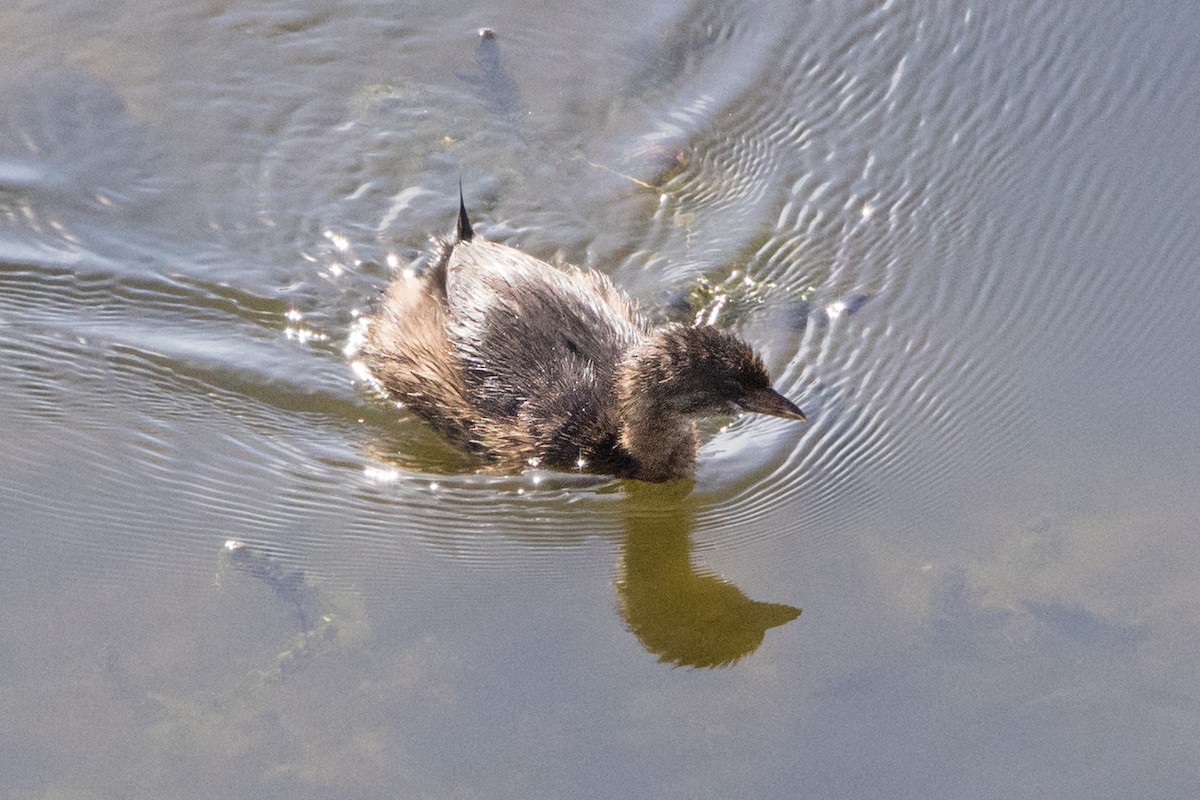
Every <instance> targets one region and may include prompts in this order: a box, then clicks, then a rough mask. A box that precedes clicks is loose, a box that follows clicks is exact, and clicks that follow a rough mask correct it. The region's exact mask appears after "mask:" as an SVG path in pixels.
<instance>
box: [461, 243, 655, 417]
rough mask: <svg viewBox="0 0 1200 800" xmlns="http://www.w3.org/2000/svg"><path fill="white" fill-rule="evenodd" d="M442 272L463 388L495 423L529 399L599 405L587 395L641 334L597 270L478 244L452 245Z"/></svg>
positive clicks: (598, 389) (602, 384)
mask: <svg viewBox="0 0 1200 800" xmlns="http://www.w3.org/2000/svg"><path fill="white" fill-rule="evenodd" d="M446 269H447V271H446V300H447V308H448V310H449V331H450V339H451V342H452V343H453V345H454V347H455V348H456V351H457V353H458V354H459V357H460V358H461V359H462V362H463V366H464V374H465V376H466V379H467V386H468V391H470V392H471V393H472V394H473V395H474V396H475V401H476V403H477V404H478V405H479V406H480V408H482V409H483V410H484V411H485V412H487V413H489V414H492V415H495V416H497V417H515V416H517V415H518V414H519V413H521V412H522V409H523V407H524V406H525V405H526V403H527V402H528V401H529V400H530V398H534V401H535V404H537V403H542V404H545V405H546V407H547V408H548V409H550V408H552V407H553V406H556V405H562V404H567V405H571V404H575V405H578V404H579V403H585V404H586V403H595V402H598V398H597V397H593V396H591V395H596V394H597V393H602V392H604V391H605V390H606V387H608V386H610V385H611V381H612V374H613V371H614V370H615V366H616V364H617V362H618V361H619V360H620V358H621V356H622V354H623V353H624V351H625V350H626V349H627V348H628V347H629V346H630V345H631V344H633V343H635V342H636V341H638V340H639V338H640V337H641V336H642V327H641V323H640V322H639V321H638V320H637V318H636V313H635V312H634V310H633V309H632V308H631V306H630V304H629V302H628V301H627V300H626V299H625V297H624V296H623V295H622V294H621V293H620V292H619V291H618V290H617V289H616V288H615V287H614V286H613V285H612V283H611V282H610V281H609V280H608V279H607V278H606V277H605V276H603V275H601V274H600V273H597V272H590V271H583V270H578V269H575V268H573V267H571V268H568V269H563V270H560V269H556V268H554V267H552V266H550V265H549V264H546V263H545V262H543V261H539V260H538V259H536V258H533V257H531V256H528V255H526V254H524V253H522V252H521V251H519V250H515V249H513V248H511V247H507V246H505V245H500V244H495V243H492V242H485V241H481V240H479V239H476V240H474V241H470V242H459V243H458V244H457V245H455V247H454V250H453V252H452V253H451V254H450V258H449V259H448V261H447V268H446ZM564 411H566V412H567V413H569V411H567V410H566V409H558V413H564ZM592 413H596V412H595V411H594V410H593V412H592Z"/></svg>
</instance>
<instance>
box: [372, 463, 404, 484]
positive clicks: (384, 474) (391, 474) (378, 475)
mask: <svg viewBox="0 0 1200 800" xmlns="http://www.w3.org/2000/svg"><path fill="white" fill-rule="evenodd" d="M363 475H365V476H366V477H367V480H369V481H373V482H374V483H378V484H390V483H395V482H396V481H398V480H400V470H398V469H393V468H391V467H364V468H363Z"/></svg>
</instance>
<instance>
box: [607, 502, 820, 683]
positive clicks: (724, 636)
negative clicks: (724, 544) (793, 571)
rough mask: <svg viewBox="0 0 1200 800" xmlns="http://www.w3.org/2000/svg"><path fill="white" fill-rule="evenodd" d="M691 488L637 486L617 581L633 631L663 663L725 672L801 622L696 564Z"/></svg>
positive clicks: (794, 613)
mask: <svg viewBox="0 0 1200 800" xmlns="http://www.w3.org/2000/svg"><path fill="white" fill-rule="evenodd" d="M690 489H691V487H690V486H680V485H668V486H654V485H651V484H642V483H637V482H630V483H629V484H628V485H627V492H628V497H627V500H626V504H625V539H624V543H623V548H622V559H621V569H620V574H619V575H618V576H617V599H618V608H619V610H620V613H621V616H622V617H623V618H624V620H625V623H626V624H627V625H628V626H629V630H630V631H632V632H633V634H634V636H636V637H637V638H638V640H639V641H640V642H641V643H642V646H643V647H645V648H646V650H648V651H649V652H650V653H653V654H654V655H656V656H658V660H659V661H660V662H663V663H666V664H672V665H675V666H688V667H709V668H711V667H725V666H729V665H731V664H734V663H736V662H737V661H739V660H741V659H742V658H745V657H746V656H748V655H750V654H751V653H753V652H754V651H755V650H757V649H758V647H759V645H761V644H762V642H763V637H764V636H766V633H767V630H768V629H770V628H774V627H778V626H780V625H785V624H787V623H788V622H791V621H792V620H794V619H796V617H798V616H800V609H798V608H793V607H792V606H789V605H785V604H783V603H763V602H759V601H757V600H751V599H750V598H749V597H747V596H746V595H745V594H743V593H742V591H741V590H740V589H739V588H738V587H736V586H734V585H733V584H732V583H730V582H729V581H727V580H725V579H724V578H722V577H720V576H719V575H714V574H712V573H711V572H705V571H703V570H700V569H697V568H696V567H695V565H693V563H692V559H691V553H692V540H691V528H692V521H693V518H694V517H695V505H696V501H695V499H694V498H693V497H692V496H691V495H690Z"/></svg>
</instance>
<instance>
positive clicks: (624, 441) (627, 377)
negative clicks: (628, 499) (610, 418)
mask: <svg viewBox="0 0 1200 800" xmlns="http://www.w3.org/2000/svg"><path fill="white" fill-rule="evenodd" d="M655 355H656V354H655V353H654V352H653V351H652V350H650V349H649V348H645V347H635V348H633V349H632V350H631V351H630V352H629V353H628V354H627V355H626V357H625V359H624V360H623V361H622V363H621V366H620V368H619V369H618V373H617V403H618V408H619V411H620V419H621V439H620V441H621V447H622V449H624V450H625V452H627V453H628V454H629V455H630V457H631V458H632V459H633V460H634V461H635V462H636V464H637V477H639V478H641V479H642V480H647V481H669V480H675V479H677V478H686V477H689V476H690V475H691V474H692V471H693V469H694V467H695V464H696V431H695V426H694V425H693V424H692V422H691V420H690V419H689V418H688V417H686V416H684V415H683V414H680V413H679V412H678V411H675V410H674V409H672V408H671V406H670V404H669V402H668V400H669V398H668V397H666V396H665V395H664V394H663V390H664V385H663V383H662V381H661V377H662V376H661V374H660V373H661V369H660V365H658V364H657V363H655V362H656V361H657V359H656V358H655Z"/></svg>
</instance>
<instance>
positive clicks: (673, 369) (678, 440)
mask: <svg viewBox="0 0 1200 800" xmlns="http://www.w3.org/2000/svg"><path fill="white" fill-rule="evenodd" d="M358 357H359V359H360V360H361V361H362V363H363V364H364V365H365V366H366V367H367V369H368V370H369V371H370V373H371V375H372V377H373V379H374V380H375V382H376V383H377V385H378V386H379V388H380V389H381V390H382V391H383V393H384V394H386V395H387V396H388V397H389V398H391V399H392V400H395V401H397V402H399V403H401V404H403V405H404V406H406V407H408V408H410V409H412V411H413V412H414V413H415V414H416V415H417V416H419V417H421V418H422V419H424V420H425V421H426V422H427V423H428V424H429V425H431V426H432V427H433V428H434V429H435V430H437V431H438V432H439V433H441V434H442V436H443V437H445V438H446V439H447V440H449V441H450V442H452V443H454V444H455V445H457V446H459V447H462V448H464V449H466V450H468V451H470V452H472V453H476V454H478V455H480V456H482V457H483V458H485V459H486V460H488V461H489V462H491V463H492V464H493V465H494V466H495V467H496V468H499V469H506V470H520V469H524V468H527V467H544V468H548V469H556V470H564V471H582V472H589V473H597V474H605V475H614V476H618V477H623V478H633V479H637V480H643V481H654V482H664V481H671V480H676V479H680V478H688V477H690V476H691V475H692V474H693V472H694V470H695V464H696V450H697V446H698V442H697V438H696V430H695V423H694V419H695V418H696V417H699V416H703V415H711V414H729V413H734V412H736V411H738V410H742V411H752V412H756V413H759V414H769V415H771V416H776V417H783V418H786V419H796V420H803V419H805V416H804V412H802V411H801V410H800V409H799V408H797V407H796V405H795V404H794V403H793V402H792V401H790V400H788V399H787V398H786V397H784V396H783V395H781V394H780V393H779V392H777V391H775V390H774V389H773V388H771V380H770V377H769V376H768V374H767V370H766V368H765V367H764V366H763V362H762V359H761V358H760V357H759V356H758V355H757V354H756V353H755V352H754V350H753V349H751V347H750V346H749V345H748V344H746V343H745V342H743V341H742V340H741V339H739V338H737V337H736V336H734V335H733V334H731V333H728V332H725V331H721V330H718V329H716V328H714V327H712V326H709V325H697V326H688V325H682V324H679V323H670V324H666V325H662V326H658V327H651V326H650V325H648V324H647V323H646V322H645V320H643V319H642V317H641V315H640V314H639V313H638V311H637V309H636V308H635V306H634V304H633V303H632V302H631V301H630V300H629V298H628V297H627V296H626V295H625V294H623V293H622V292H621V291H620V290H618V289H617V288H616V287H615V286H614V285H613V283H612V282H611V281H610V280H609V279H608V277H607V276H605V275H604V274H602V273H600V272H596V271H592V270H584V269H580V268H577V267H573V266H568V267H564V268H562V269H559V268H557V267H554V266H552V265H550V264H547V263H546V262H544V261H541V260H539V259H537V258H534V257H532V256H530V255H527V254H525V253H523V252H521V251H520V250H517V249H515V248H512V247H509V246H507V245H503V244H498V243H495V242H488V241H485V240H484V239H483V238H482V237H480V236H477V235H476V234H475V231H474V230H473V228H472V226H471V222H470V219H469V218H468V216H467V209H466V204H465V202H464V201H463V199H462V194H461V192H460V194H459V210H458V219H457V224H456V230H455V232H454V234H453V235H452V236H450V237H448V238H445V239H442V240H440V241H439V242H438V245H437V251H436V253H435V254H434V258H433V261H432V264H431V266H430V267H429V268H428V269H427V270H426V271H425V272H424V273H423V274H421V275H407V274H406V275H400V276H397V277H396V278H395V279H394V280H393V281H392V283H391V284H390V285H389V287H388V288H387V290H386V292H385V294H384V296H383V299H382V302H381V303H380V304H379V306H378V308H377V309H376V310H375V312H374V314H373V315H372V316H371V317H370V318H369V319H368V321H367V325H366V332H365V335H364V340H363V343H362V345H361V347H360V350H359V353H358Z"/></svg>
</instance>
